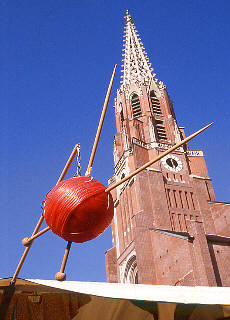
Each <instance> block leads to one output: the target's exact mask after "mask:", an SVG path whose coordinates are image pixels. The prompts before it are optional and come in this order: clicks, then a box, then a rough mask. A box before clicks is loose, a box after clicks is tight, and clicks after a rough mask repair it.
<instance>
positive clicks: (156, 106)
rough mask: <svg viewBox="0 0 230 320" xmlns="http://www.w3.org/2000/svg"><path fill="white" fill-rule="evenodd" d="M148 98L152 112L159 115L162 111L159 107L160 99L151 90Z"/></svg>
mask: <svg viewBox="0 0 230 320" xmlns="http://www.w3.org/2000/svg"><path fill="white" fill-rule="evenodd" d="M150 99H151V103H152V110H153V113H155V114H160V115H161V114H162V112H161V107H160V101H159V100H158V98H157V97H156V95H155V92H154V91H153V90H152V91H151V92H150Z"/></svg>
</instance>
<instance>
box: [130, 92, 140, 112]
mask: <svg viewBox="0 0 230 320" xmlns="http://www.w3.org/2000/svg"><path fill="white" fill-rule="evenodd" d="M131 102H132V109H133V117H134V118H136V117H139V116H141V105H140V99H139V97H138V95H137V94H135V93H134V95H133V96H132V99H131Z"/></svg>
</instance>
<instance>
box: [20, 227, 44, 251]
mask: <svg viewBox="0 0 230 320" xmlns="http://www.w3.org/2000/svg"><path fill="white" fill-rule="evenodd" d="M49 230H50V227H47V228H45V229H43V230H41V231H39V232H37V233H35V235H33V236H31V237H30V238H24V239H23V240H22V244H23V245H24V246H26V247H28V245H29V244H30V243H31V242H32V241H33V240H34V239H36V238H38V237H40V236H41V235H42V234H44V233H46V232H47V231H49Z"/></svg>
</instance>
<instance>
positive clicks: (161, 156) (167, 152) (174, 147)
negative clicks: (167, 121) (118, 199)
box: [105, 122, 213, 192]
mask: <svg viewBox="0 0 230 320" xmlns="http://www.w3.org/2000/svg"><path fill="white" fill-rule="evenodd" d="M212 124H213V122H212V123H210V124H209V125H207V126H206V127H204V128H202V129H200V130H199V131H197V132H195V133H193V134H191V135H190V136H189V137H188V138H186V139H184V140H182V141H181V142H179V143H177V144H176V145H175V146H173V147H172V148H170V149H168V150H166V151H165V152H163V153H161V154H160V155H159V156H158V157H156V158H155V159H153V160H150V161H149V162H147V163H146V164H144V165H143V166H142V167H140V168H138V169H137V170H135V171H134V172H133V173H131V174H129V175H128V176H127V177H125V178H123V179H121V180H120V181H118V182H117V183H115V184H114V185H112V186H111V187H109V188H107V189H106V190H105V192H110V191H111V190H113V189H115V188H116V187H118V186H119V185H120V184H122V183H124V182H125V181H127V180H128V179H130V178H132V177H133V176H135V175H136V174H137V173H139V172H141V171H142V170H144V169H146V168H147V167H149V166H151V165H152V164H153V163H155V162H157V161H159V160H160V159H161V158H163V157H165V156H166V155H167V154H169V153H170V152H172V151H174V150H175V149H177V148H179V147H180V146H182V145H183V144H185V143H186V142H188V141H189V140H191V139H193V138H194V137H195V136H197V135H198V134H200V133H201V132H202V131H204V130H205V129H207V128H208V127H210V126H211V125H212Z"/></svg>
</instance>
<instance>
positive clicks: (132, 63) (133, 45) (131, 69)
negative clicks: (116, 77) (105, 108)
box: [122, 10, 156, 85]
mask: <svg viewBox="0 0 230 320" xmlns="http://www.w3.org/2000/svg"><path fill="white" fill-rule="evenodd" d="M124 18H125V21H126V25H125V28H124V29H125V32H124V40H123V41H124V44H123V46H124V49H122V51H123V54H122V56H123V57H124V59H123V70H122V73H123V76H122V78H123V85H126V84H129V83H130V82H131V81H135V82H139V83H144V82H145V83H146V82H147V83H150V82H151V81H155V79H154V75H153V74H152V71H153V68H152V67H151V63H149V59H148V56H147V53H146V51H145V48H144V46H143V43H142V41H141V38H140V36H139V34H138V31H137V29H136V27H135V26H134V24H133V19H132V17H131V15H130V13H129V10H127V11H126V15H125V17H124ZM155 82H156V81H155Z"/></svg>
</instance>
